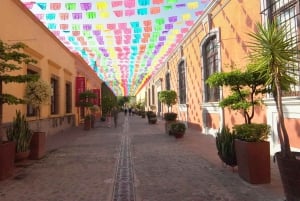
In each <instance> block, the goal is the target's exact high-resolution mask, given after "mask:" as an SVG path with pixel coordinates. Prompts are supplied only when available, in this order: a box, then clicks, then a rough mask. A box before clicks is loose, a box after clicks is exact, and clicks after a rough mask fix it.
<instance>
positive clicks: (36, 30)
mask: <svg viewBox="0 0 300 201" xmlns="http://www.w3.org/2000/svg"><path fill="white" fill-rule="evenodd" d="M0 16H1V17H0V26H1V30H0V40H2V41H3V42H5V43H8V44H12V43H16V42H23V43H25V44H26V45H27V46H28V47H27V48H26V49H25V50H24V51H25V53H26V54H28V55H30V56H31V57H32V58H34V59H35V60H36V61H37V63H36V64H34V65H25V64H24V65H23V68H22V70H20V71H19V72H16V73H17V74H27V73H38V74H39V75H40V78H41V79H42V80H45V81H47V82H48V83H49V84H50V85H51V102H50V104H48V105H43V106H42V108H41V119H42V122H41V123H42V126H41V127H42V128H43V129H44V131H45V132H46V133H47V134H53V133H57V132H60V131H63V130H65V129H66V128H69V127H72V126H76V125H79V122H80V120H81V118H80V117H81V116H82V115H81V114H80V110H79V109H78V108H77V107H76V105H75V100H76V97H75V92H76V78H77V77H84V78H85V79H84V80H85V84H84V86H85V89H97V90H99V97H98V99H99V100H100V94H101V92H100V89H101V83H102V81H101V80H100V79H99V77H98V76H97V75H96V73H95V72H94V71H93V70H92V69H91V67H90V66H88V64H87V63H86V62H85V61H84V60H83V59H82V58H81V57H80V56H78V55H75V54H73V53H72V52H70V51H69V50H68V49H67V48H66V47H65V46H64V45H63V44H62V43H61V42H60V41H59V40H58V39H57V38H56V37H55V36H54V35H53V34H52V33H51V32H50V31H49V30H48V29H47V28H46V27H45V26H44V25H43V24H42V23H41V22H40V21H39V20H37V18H36V17H35V16H34V15H33V14H32V13H31V12H30V11H28V10H27V9H26V7H25V6H24V5H23V4H22V3H21V2H20V1H18V0H3V1H1V6H0ZM12 89H13V90H12ZM24 91H25V84H9V85H5V86H4V88H3V92H4V93H5V92H7V93H11V94H14V95H15V96H17V97H24ZM99 103H100V101H99ZM17 109H18V110H21V112H22V113H23V114H26V115H27V120H29V121H30V123H31V124H33V123H34V121H35V120H36V117H35V115H34V114H33V113H31V110H30V108H29V107H28V106H27V105H6V104H5V105H4V113H3V123H4V126H5V125H7V124H8V123H9V122H11V121H12V119H13V117H14V115H15V110H17Z"/></svg>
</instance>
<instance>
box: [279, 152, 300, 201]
mask: <svg viewBox="0 0 300 201" xmlns="http://www.w3.org/2000/svg"><path fill="white" fill-rule="evenodd" d="M293 153H294V154H295V155H296V156H297V157H298V159H290V158H284V157H282V155H281V152H277V153H276V154H275V157H276V160H277V165H278V168H279V172H280V176H281V181H282V185H283V189H284V194H285V197H286V201H299V200H300V189H299V187H300V159H299V157H300V152H293Z"/></svg>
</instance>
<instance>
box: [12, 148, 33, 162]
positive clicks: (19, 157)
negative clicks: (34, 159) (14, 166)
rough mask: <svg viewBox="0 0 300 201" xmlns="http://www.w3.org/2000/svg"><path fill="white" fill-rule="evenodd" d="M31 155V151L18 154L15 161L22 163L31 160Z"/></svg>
mask: <svg viewBox="0 0 300 201" xmlns="http://www.w3.org/2000/svg"><path fill="white" fill-rule="evenodd" d="M29 154H30V150H27V151H23V152H17V153H16V158H15V161H16V162H20V161H23V160H26V159H28V158H29Z"/></svg>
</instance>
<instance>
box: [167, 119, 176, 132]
mask: <svg viewBox="0 0 300 201" xmlns="http://www.w3.org/2000/svg"><path fill="white" fill-rule="evenodd" d="M174 122H176V120H173V121H167V120H165V132H166V134H168V135H173V134H172V133H171V132H170V129H171V124H172V123H174Z"/></svg>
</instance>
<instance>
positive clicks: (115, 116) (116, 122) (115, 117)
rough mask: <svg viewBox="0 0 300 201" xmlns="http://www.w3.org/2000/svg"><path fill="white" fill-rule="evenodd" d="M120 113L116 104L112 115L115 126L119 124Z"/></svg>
mask: <svg viewBox="0 0 300 201" xmlns="http://www.w3.org/2000/svg"><path fill="white" fill-rule="evenodd" d="M118 114H119V110H118V108H117V107H116V106H114V107H113V109H112V116H113V118H114V125H115V128H117V126H118Z"/></svg>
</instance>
